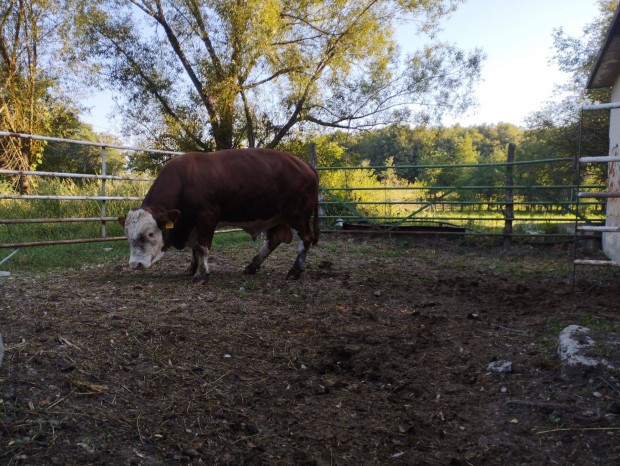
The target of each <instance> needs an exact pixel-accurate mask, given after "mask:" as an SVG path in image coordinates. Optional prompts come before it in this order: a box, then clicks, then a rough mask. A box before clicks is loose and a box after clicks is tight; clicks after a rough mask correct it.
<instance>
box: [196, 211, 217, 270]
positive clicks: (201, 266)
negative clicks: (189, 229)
mask: <svg viewBox="0 0 620 466" xmlns="http://www.w3.org/2000/svg"><path fill="white" fill-rule="evenodd" d="M216 224H217V222H215V223H213V224H212V222H206V223H204V224H202V225H200V226H199V227H198V228H197V235H196V242H195V244H194V245H193V247H192V264H191V266H190V270H192V269H193V270H194V273H195V275H194V277H195V279H200V278H202V280H203V282H206V280H207V278H209V251H210V249H211V244H212V242H213V235H214V233H215V225H216Z"/></svg>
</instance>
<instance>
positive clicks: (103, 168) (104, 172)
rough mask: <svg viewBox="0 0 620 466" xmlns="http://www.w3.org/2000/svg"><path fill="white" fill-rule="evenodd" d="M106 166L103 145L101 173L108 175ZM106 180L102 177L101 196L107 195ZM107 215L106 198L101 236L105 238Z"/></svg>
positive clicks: (103, 205) (102, 211)
mask: <svg viewBox="0 0 620 466" xmlns="http://www.w3.org/2000/svg"><path fill="white" fill-rule="evenodd" d="M106 168H107V161H106V150H105V146H103V147H101V175H102V176H106ZM105 185H106V180H105V178H102V179H101V196H105V195H106V194H105V188H106V186H105ZM105 216H106V201H105V199H104V200H102V201H101V218H102V220H101V237H102V238H105V237H106V236H107V234H106V225H105V220H103V219H104V218H105Z"/></svg>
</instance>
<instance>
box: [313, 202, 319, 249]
mask: <svg viewBox="0 0 620 466" xmlns="http://www.w3.org/2000/svg"><path fill="white" fill-rule="evenodd" d="M320 234H321V224H320V222H319V199H318V196H317V199H316V204H315V205H314V220H313V222H312V235H313V236H314V240H313V241H312V245H313V246H316V243H318V242H319V236H320Z"/></svg>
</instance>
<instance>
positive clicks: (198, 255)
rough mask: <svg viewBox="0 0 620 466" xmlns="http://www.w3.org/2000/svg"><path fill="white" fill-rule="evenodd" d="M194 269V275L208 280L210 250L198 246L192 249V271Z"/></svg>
mask: <svg viewBox="0 0 620 466" xmlns="http://www.w3.org/2000/svg"><path fill="white" fill-rule="evenodd" d="M192 269H193V272H194V273H192V275H196V276H197V277H198V276H202V277H203V278H205V279H206V278H207V277H208V276H209V248H208V247H206V246H202V245H200V244H196V246H194V248H193V249H192V264H191V266H190V270H192Z"/></svg>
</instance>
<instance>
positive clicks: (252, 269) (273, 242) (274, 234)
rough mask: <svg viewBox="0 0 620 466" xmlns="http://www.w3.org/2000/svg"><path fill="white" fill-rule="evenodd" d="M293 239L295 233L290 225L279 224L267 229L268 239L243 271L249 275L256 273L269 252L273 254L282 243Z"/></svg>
mask: <svg viewBox="0 0 620 466" xmlns="http://www.w3.org/2000/svg"><path fill="white" fill-rule="evenodd" d="M292 239H293V234H292V232H291V229H290V227H287V226H284V225H278V226H275V227H273V228H271V229H269V230H267V239H265V241H264V242H263V244H262V245H261V247H260V249H259V250H258V254H256V255H255V256H254V259H252V262H250V263H249V264H248V265H247V266H246V267H245V269H244V270H243V273H247V274H249V275H253V274H255V273H256V272H257V271H258V269H260V266H261V264H262V263H263V261H264V260H265V259H266V258H267V256H269V254H271V253H272V252H273V250H274V249H275V248H277V247H278V246H279V245H280V243H290V242H291V240H292Z"/></svg>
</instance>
